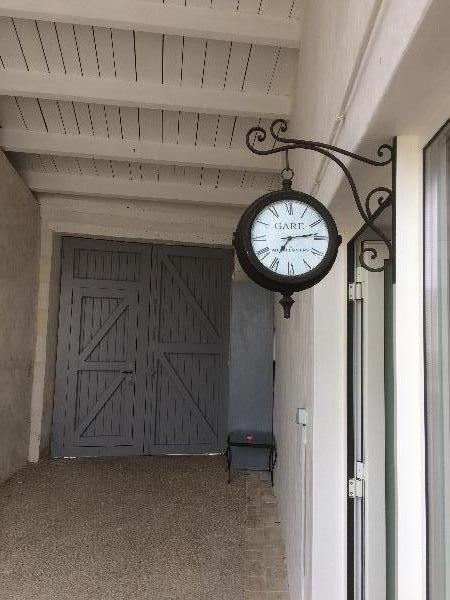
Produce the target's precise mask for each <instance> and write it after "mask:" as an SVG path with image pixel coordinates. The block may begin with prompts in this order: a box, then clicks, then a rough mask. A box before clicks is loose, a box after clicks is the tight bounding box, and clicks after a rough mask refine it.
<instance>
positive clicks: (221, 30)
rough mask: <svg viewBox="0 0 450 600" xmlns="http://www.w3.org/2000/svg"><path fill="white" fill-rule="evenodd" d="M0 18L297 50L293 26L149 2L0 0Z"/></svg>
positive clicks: (297, 31) (239, 14) (281, 21)
mask: <svg viewBox="0 0 450 600" xmlns="http://www.w3.org/2000/svg"><path fill="white" fill-rule="evenodd" d="M0 16H6V17H18V18H23V19H36V20H42V21H55V22H59V23H74V24H80V25H94V26H98V27H112V28H116V29H134V30H135V31H148V32H154V33H165V34H169V35H184V36H188V37H197V38H206V39H212V40H227V41H230V42H246V43H249V44H262V45H269V46H281V47H285V48H298V47H299V38H300V28H299V23H298V21H296V20H295V19H276V18H273V17H265V16H261V15H257V14H245V13H242V12H237V11H224V10H217V9H212V8H196V7H188V8H187V7H185V6H168V5H167V4H166V5H164V4H157V3H153V2H149V0H127V1H126V2H124V1H123V0H76V1H74V0H58V1H57V2H55V0H38V1H37V0H0Z"/></svg>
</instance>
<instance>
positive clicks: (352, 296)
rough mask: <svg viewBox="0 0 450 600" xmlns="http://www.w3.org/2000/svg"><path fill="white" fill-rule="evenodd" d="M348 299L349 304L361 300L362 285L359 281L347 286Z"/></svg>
mask: <svg viewBox="0 0 450 600" xmlns="http://www.w3.org/2000/svg"><path fill="white" fill-rule="evenodd" d="M348 299H349V301H350V302H356V301H357V300H362V299H363V293H362V283H361V282H360V281H355V282H354V283H349V284H348Z"/></svg>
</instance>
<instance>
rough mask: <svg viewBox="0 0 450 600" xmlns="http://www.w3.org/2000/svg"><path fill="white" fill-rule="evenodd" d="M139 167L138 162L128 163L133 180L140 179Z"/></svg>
mask: <svg viewBox="0 0 450 600" xmlns="http://www.w3.org/2000/svg"><path fill="white" fill-rule="evenodd" d="M141 167H142V165H141V164H140V163H130V176H131V179H132V180H133V181H142V179H143V178H142V170H141Z"/></svg>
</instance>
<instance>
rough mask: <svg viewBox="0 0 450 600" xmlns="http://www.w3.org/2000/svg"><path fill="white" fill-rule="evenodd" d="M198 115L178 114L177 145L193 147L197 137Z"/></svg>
mask: <svg viewBox="0 0 450 600" xmlns="http://www.w3.org/2000/svg"><path fill="white" fill-rule="evenodd" d="M198 119H199V115H198V113H190V112H180V115H179V122H178V126H179V131H178V143H179V144H182V145H183V146H194V145H195V140H196V137H197V126H198Z"/></svg>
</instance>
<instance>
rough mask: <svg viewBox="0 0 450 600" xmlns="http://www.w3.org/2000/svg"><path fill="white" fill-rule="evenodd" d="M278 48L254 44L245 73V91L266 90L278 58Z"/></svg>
mask: <svg viewBox="0 0 450 600" xmlns="http://www.w3.org/2000/svg"><path fill="white" fill-rule="evenodd" d="M278 54H279V52H278V48H270V47H268V46H253V47H252V52H251V54H250V58H249V61H248V66H247V72H246V74H245V81H244V88H243V89H244V91H248V92H266V93H267V91H268V89H269V86H270V82H271V79H272V74H273V72H274V70H275V67H276V64H277V59H278Z"/></svg>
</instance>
